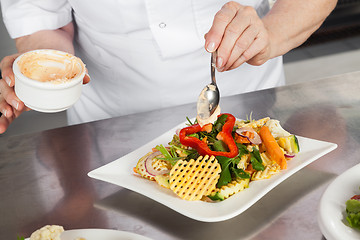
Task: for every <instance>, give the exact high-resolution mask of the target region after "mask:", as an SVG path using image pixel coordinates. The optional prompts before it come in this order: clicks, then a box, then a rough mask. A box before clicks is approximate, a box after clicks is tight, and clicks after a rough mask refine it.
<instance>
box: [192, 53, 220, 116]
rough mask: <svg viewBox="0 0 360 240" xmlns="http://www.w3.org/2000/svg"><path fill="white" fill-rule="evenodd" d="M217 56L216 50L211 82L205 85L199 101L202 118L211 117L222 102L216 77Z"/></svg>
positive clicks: (213, 56)
mask: <svg viewBox="0 0 360 240" xmlns="http://www.w3.org/2000/svg"><path fill="white" fill-rule="evenodd" d="M216 56H217V52H216V51H215V52H213V53H211V66H210V69H211V83H210V84H208V85H206V86H205V87H204V89H203V90H202V91H201V93H200V95H199V98H198V101H197V114H198V117H199V118H200V119H207V118H209V117H210V116H211V115H212V114H213V113H214V112H215V110H216V108H217V107H218V105H219V102H220V91H219V89H218V87H217V84H216V79H215V67H216V64H215V63H216Z"/></svg>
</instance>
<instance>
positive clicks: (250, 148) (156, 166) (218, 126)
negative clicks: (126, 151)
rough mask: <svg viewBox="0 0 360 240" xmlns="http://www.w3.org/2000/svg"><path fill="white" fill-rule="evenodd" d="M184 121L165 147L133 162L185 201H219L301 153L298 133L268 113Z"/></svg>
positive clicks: (137, 169) (139, 171) (140, 171)
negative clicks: (245, 117)
mask: <svg viewBox="0 0 360 240" xmlns="http://www.w3.org/2000/svg"><path fill="white" fill-rule="evenodd" d="M187 120H188V122H189V123H188V126H187V127H185V128H183V129H180V130H178V131H177V132H176V133H175V134H174V136H173V138H172V139H169V141H170V142H169V143H168V144H167V146H164V145H162V144H161V145H157V146H154V148H153V149H152V150H151V151H150V152H149V153H147V154H146V155H145V156H143V157H142V158H140V159H139V161H138V163H137V165H136V167H134V172H135V173H136V174H139V175H140V176H141V177H143V178H145V179H148V180H151V181H155V182H156V183H158V184H159V185H160V186H162V187H165V188H167V189H169V190H171V191H173V192H174V193H175V194H177V195H178V196H179V197H180V198H182V199H184V200H189V201H194V200H202V201H208V202H218V201H223V200H225V199H227V198H229V197H231V196H232V195H234V194H236V193H238V192H240V191H242V190H244V189H246V188H248V187H251V182H252V181H258V180H263V179H268V178H270V177H271V176H272V175H274V174H278V173H280V172H281V170H283V169H286V168H287V161H289V160H291V159H292V158H293V157H295V155H296V154H297V153H299V149H300V148H299V143H298V141H297V138H296V136H295V135H294V134H291V133H289V132H287V131H286V130H284V129H283V128H282V127H281V125H280V122H279V121H278V120H275V119H270V118H269V117H265V118H262V119H259V120H253V119H251V118H250V119H247V120H238V119H236V118H235V117H234V116H233V115H231V114H229V113H225V114H220V115H218V117H217V119H216V120H215V122H213V123H208V124H205V125H200V124H199V123H198V122H197V121H196V120H195V122H194V123H192V122H191V121H190V120H189V119H187Z"/></svg>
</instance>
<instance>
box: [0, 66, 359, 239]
mask: <svg viewBox="0 0 360 240" xmlns="http://www.w3.org/2000/svg"><path fill="white" fill-rule="evenodd" d="M221 106H222V112H230V113H232V114H233V115H234V116H236V117H238V118H245V117H246V115H248V114H250V112H253V118H261V117H265V116H270V117H272V118H275V119H279V120H280V121H281V123H282V125H283V127H284V128H285V129H287V130H289V131H290V132H292V133H295V134H297V135H300V136H304V137H308V138H314V139H318V140H324V141H329V142H334V143H336V144H338V148H337V149H336V150H335V151H333V152H331V153H330V154H327V155H325V156H324V157H322V158H320V159H319V160H317V161H315V162H313V163H312V164H310V165H308V166H307V167H305V168H304V169H302V170H300V171H299V172H297V173H296V174H294V175H293V176H291V177H290V178H288V179H287V180H285V181H284V182H283V183H281V184H280V185H278V186H277V187H276V188H275V189H273V190H272V191H271V192H269V193H268V194H266V195H265V196H264V197H263V198H262V199H261V200H259V201H258V202H257V203H256V204H254V205H253V206H252V207H250V208H249V209H248V210H246V211H245V212H244V213H243V214H241V215H239V216H237V217H235V218H232V219H230V220H227V221H222V222H216V223H205V222H198V221H196V220H192V219H189V218H187V217H185V216H183V215H181V214H179V213H177V212H175V211H173V210H171V209H169V208H167V207H165V206H163V205H161V204H159V203H157V202H155V201H153V200H151V199H149V198H147V197H144V196H142V195H140V194H137V193H134V192H132V191H129V190H127V189H123V188H121V187H118V186H116V185H112V184H109V183H105V182H102V181H97V180H94V179H91V178H89V177H88V176H87V173H88V172H89V171H90V170H93V169H95V168H98V167H99V166H102V165H104V164H106V163H109V162H111V161H113V160H115V159H117V158H119V157H121V156H123V155H125V154H127V153H129V152H131V151H133V150H135V149H137V148H138V147H140V146H142V145H143V144H145V143H147V142H148V141H150V140H152V139H153V138H155V137H157V136H159V135H160V134H162V133H164V132H166V131H168V130H169V129H171V128H173V127H174V126H176V125H177V124H179V123H181V122H184V121H185V117H186V116H189V117H194V116H195V104H189V105H183V106H180V107H176V108H171V109H163V110H158V111H154V112H147V113H141V114H135V115H129V116H124V117H118V118H113V119H107V120H103V121H98V122H92V123H87V124H81V125H75V126H70V127H65V128H59V129H54V130H48V131H43V132H39V133H35V134H29V135H22V136H12V137H4V138H0V183H1V184H0V238H1V239H6V240H10V239H16V236H25V237H27V236H29V235H30V234H31V233H32V232H33V231H34V230H36V229H38V228H40V227H42V226H43V225H46V224H59V225H63V226H64V227H65V229H77V228H109V229H118V230H123V231H129V232H134V233H137V234H141V235H144V236H147V237H150V238H152V239H222V240H225V239H231V240H233V239H267V240H268V239H276V240H280V239H322V238H323V236H322V234H321V232H320V229H319V227H318V225H317V217H316V216H317V209H318V204H319V200H320V197H321V195H322V193H323V192H324V190H325V188H326V187H327V186H328V184H329V183H330V182H331V181H332V180H333V179H334V178H335V177H336V176H337V175H339V174H341V173H342V172H344V171H345V170H346V169H348V168H350V167H352V166H354V165H356V164H357V163H359V162H360V158H359V156H360V72H356V73H349V74H345V75H341V76H335V77H331V78H327V79H320V80H316V81H310V82H305V83H302V84H298V85H290V86H285V87H280V88H275V89H268V90H263V91H257V92H253V93H247V94H242V95H237V96H232V97H227V98H223V99H222V100H221Z"/></svg>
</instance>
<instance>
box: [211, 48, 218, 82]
mask: <svg viewBox="0 0 360 240" xmlns="http://www.w3.org/2000/svg"><path fill="white" fill-rule="evenodd" d="M216 57H217V51H215V52H212V53H211V82H212V84H213V85H215V86H216V79H215V68H216Z"/></svg>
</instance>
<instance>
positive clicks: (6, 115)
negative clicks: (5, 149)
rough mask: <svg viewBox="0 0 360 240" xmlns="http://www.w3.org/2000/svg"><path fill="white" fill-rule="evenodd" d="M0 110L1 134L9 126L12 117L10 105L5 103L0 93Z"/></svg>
mask: <svg viewBox="0 0 360 240" xmlns="http://www.w3.org/2000/svg"><path fill="white" fill-rule="evenodd" d="M0 81H2V80H0ZM0 111H1V113H2V115H1V116H0V134H1V133H4V132H5V131H6V129H7V128H8V127H9V125H10V123H11V122H12V121H13V119H14V114H13V110H12V107H11V106H10V105H9V104H7V103H6V101H5V99H4V98H3V96H2V95H0Z"/></svg>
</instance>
